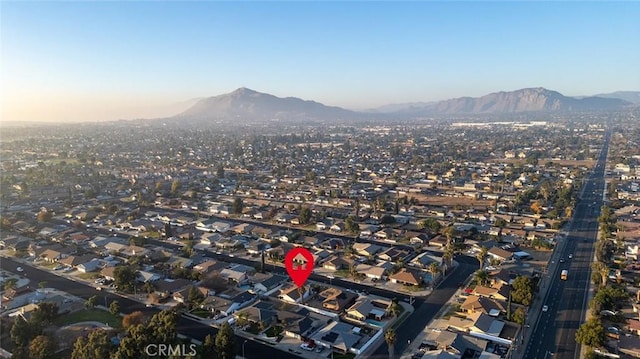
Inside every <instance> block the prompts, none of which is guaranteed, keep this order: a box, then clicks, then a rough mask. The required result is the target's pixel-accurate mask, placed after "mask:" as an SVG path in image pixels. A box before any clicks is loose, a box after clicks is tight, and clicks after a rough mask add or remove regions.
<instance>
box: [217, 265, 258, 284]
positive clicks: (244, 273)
mask: <svg viewBox="0 0 640 359" xmlns="http://www.w3.org/2000/svg"><path fill="white" fill-rule="evenodd" d="M253 273H255V268H253V267H249V266H246V265H244V264H232V265H230V266H229V267H228V268H225V269H223V270H221V271H220V276H221V277H223V278H226V279H227V280H229V281H234V282H236V283H243V282H245V281H247V279H249V276H250V275H252V274H253Z"/></svg>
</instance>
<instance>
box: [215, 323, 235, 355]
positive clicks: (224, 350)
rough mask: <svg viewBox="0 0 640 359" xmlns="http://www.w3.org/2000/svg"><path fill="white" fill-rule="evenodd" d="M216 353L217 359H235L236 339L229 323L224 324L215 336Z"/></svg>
mask: <svg viewBox="0 0 640 359" xmlns="http://www.w3.org/2000/svg"><path fill="white" fill-rule="evenodd" d="M215 342H216V352H217V354H218V359H235V357H236V339H235V336H234V334H233V329H232V328H231V326H230V325H229V323H227V322H224V323H223V324H222V327H221V328H220V330H219V331H218V334H217V335H216V341H215Z"/></svg>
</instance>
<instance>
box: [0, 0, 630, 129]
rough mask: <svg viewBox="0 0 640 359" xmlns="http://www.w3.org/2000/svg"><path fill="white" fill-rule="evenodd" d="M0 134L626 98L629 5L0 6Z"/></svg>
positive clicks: (301, 4) (477, 3)
mask: <svg viewBox="0 0 640 359" xmlns="http://www.w3.org/2000/svg"><path fill="white" fill-rule="evenodd" d="M0 6H1V8H2V11H1V12H0V14H1V20H2V21H1V30H2V31H1V32H2V59H1V60H2V66H0V76H1V78H2V81H1V82H2V94H3V95H2V121H12V122H13V121H31V122H47V121H51V122H80V121H82V122H85V121H107V120H118V119H134V118H154V117H165V116H171V115H173V114H176V113H179V112H181V111H183V110H185V109H186V108H188V106H189V105H190V104H192V103H193V100H194V99H197V98H203V97H210V96H217V95H221V94H224V93H228V92H231V91H233V90H235V89H236V88H239V87H247V88H250V89H253V90H255V91H259V92H264V93H269V94H272V95H275V96H278V97H299V98H302V99H305V100H314V101H317V102H321V103H323V104H325V105H329V106H340V107H343V108H346V109H352V110H363V109H370V108H376V107H380V106H384V105H389V104H397V103H410V102H430V101H439V100H446V99H450V98H457V97H465V96H469V97H479V96H483V95H486V94H489V93H492V92H498V91H513V90H517V89H521V88H529V87H544V88H547V89H550V90H554V91H558V92H560V93H562V94H563V95H566V96H589V95H594V94H598V93H608V92H614V91H634V90H638V89H640V70H639V69H638V67H637V64H638V63H640V46H638V45H637V44H635V43H634V42H633V41H629V39H634V38H640V26H638V25H637V18H640V3H633V2H606V3H598V2H586V3H582V2H561V3H555V2H524V3H522V2H517V3H509V2H497V3H495V2H491V3H485V2H469V3H467V2H453V3H442V2H410V3H395V2H394V3H388V2H372V3H362V2H320V3H315V2H314V3H307V2H286V3H281V2H278V3H265V2H233V3H229V2H57V3H51V2H2V3H1V4H0Z"/></svg>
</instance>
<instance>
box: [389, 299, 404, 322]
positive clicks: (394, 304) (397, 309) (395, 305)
mask: <svg viewBox="0 0 640 359" xmlns="http://www.w3.org/2000/svg"><path fill="white" fill-rule="evenodd" d="M389 311H390V312H391V314H393V317H394V318H397V317H398V314H400V312H401V311H402V309H401V307H400V304H398V298H393V300H392V301H391V308H389Z"/></svg>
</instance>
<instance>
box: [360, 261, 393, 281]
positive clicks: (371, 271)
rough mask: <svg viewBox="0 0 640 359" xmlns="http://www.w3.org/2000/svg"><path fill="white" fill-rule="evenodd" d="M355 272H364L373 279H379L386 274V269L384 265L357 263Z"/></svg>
mask: <svg viewBox="0 0 640 359" xmlns="http://www.w3.org/2000/svg"><path fill="white" fill-rule="evenodd" d="M356 272H358V273H360V274H364V275H365V276H366V277H367V278H371V279H375V280H381V279H383V278H384V277H385V276H386V274H387V270H386V269H385V268H384V267H380V266H371V265H368V264H358V265H357V266H356Z"/></svg>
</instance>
